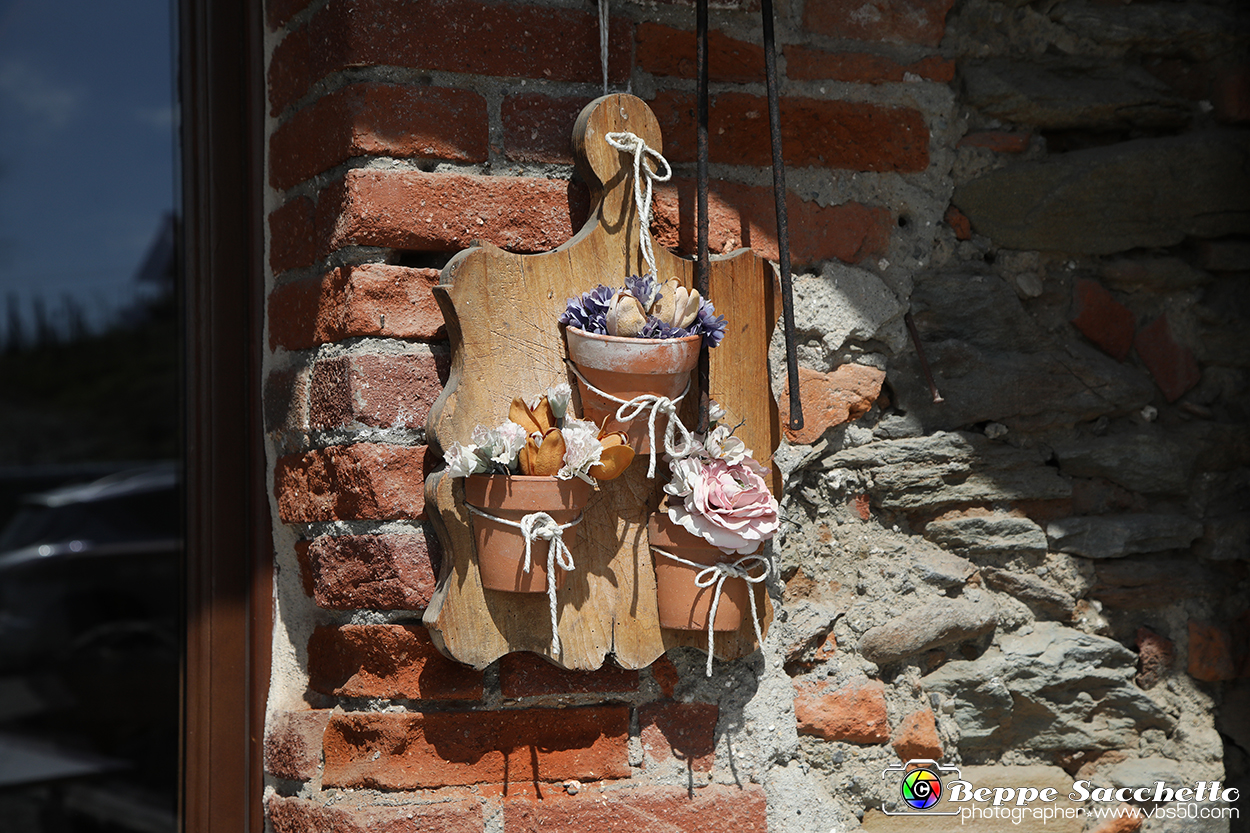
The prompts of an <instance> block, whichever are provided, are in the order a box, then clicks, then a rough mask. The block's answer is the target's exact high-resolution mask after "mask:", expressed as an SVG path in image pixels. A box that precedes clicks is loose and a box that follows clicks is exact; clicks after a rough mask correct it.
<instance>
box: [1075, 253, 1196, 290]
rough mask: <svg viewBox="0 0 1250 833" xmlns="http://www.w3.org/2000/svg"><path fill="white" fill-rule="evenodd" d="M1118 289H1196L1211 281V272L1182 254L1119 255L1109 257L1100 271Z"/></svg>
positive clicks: (1103, 277) (1104, 278)
mask: <svg viewBox="0 0 1250 833" xmlns="http://www.w3.org/2000/svg"><path fill="white" fill-rule="evenodd" d="M1099 274H1100V275H1101V276H1102V279H1103V280H1104V281H1106V282H1107V283H1108V284H1110V285H1111V286H1112V287H1113V288H1115V289H1122V290H1125V291H1129V292H1133V291H1136V290H1140V289H1149V290H1152V291H1156V292H1169V291H1172V290H1181V289H1193V288H1194V287H1198V286H1202V285H1203V284H1208V283H1210V282H1211V276H1210V275H1209V274H1207V273H1206V272H1204V271H1202V270H1201V269H1195V268H1194V267H1192V266H1190V265H1189V264H1188V263H1186V262H1185V261H1183V260H1181V259H1180V258H1179V257H1142V258H1120V259H1117V260H1110V261H1107V262H1106V263H1104V264H1103V265H1102V269H1101V271H1100V273H1099Z"/></svg>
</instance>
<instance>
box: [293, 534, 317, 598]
mask: <svg viewBox="0 0 1250 833" xmlns="http://www.w3.org/2000/svg"><path fill="white" fill-rule="evenodd" d="M311 546H312V542H311V541H308V540H299V541H296V542H295V560H296V561H297V562H298V563H299V577H300V585H301V586H302V587H303V588H304V595H305V596H310V597H311V596H312V594H313V593H314V592H315V585H314V583H313V570H314V569H315V568H314V567H313V563H312V556H311V555H310V553H309V550H310V549H311Z"/></svg>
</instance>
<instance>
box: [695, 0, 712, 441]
mask: <svg viewBox="0 0 1250 833" xmlns="http://www.w3.org/2000/svg"><path fill="white" fill-rule="evenodd" d="M695 30H696V35H697V45H696V46H695V51H696V53H697V55H696V59H697V60H696V63H697V64H698V67H699V70H698V72H699V76H698V81H697V82H696V83H697V87H698V89H697V96H696V97H697V98H698V127H697V128H696V134H695V135H696V144H695V150H696V155H697V156H698V162H699V164H698V173H697V174H696V179H695V183H696V186H695V189H696V191H697V192H698V193H697V197H696V213H697V214H698V222H697V223H696V225H697V227H698V241H697V243H696V247H697V248H696V260H695V264H694V288H695V289H697V290H698V291H699V295H701V296H702V297H704V298H706V297H708V274H709V272H710V269H709V265H710V264H709V262H708V247H707V237H708V219H707V159H708V148H707V123H708V93H707V76H708V73H707V64H708V57H707V0H698V2H697V4H696V6H695ZM709 381H710V380H709V371H708V350H707V345H706V344H705V345H704V346H703V348H702V349H701V350H700V351H699V419H698V427H697V429H696V430H697V433H700V434H706V433H707V427H708V426H707V421H708V416H707V414H708V385H709Z"/></svg>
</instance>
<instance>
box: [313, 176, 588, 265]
mask: <svg viewBox="0 0 1250 833" xmlns="http://www.w3.org/2000/svg"><path fill="white" fill-rule="evenodd" d="M589 202H590V200H589V195H588V194H587V193H586V191H585V190H584V188H583V187H582V186H580V185H579V184H575V183H571V182H564V181H560V180H552V179H537V178H533V177H487V176H464V175H460V174H427V173H421V172H418V171H374V170H353V171H349V172H348V173H347V175H346V177H344V179H343V180H341V181H339V182H338V183H336V184H335V185H332V186H330V187H328V188H327V189H325V190H324V191H322V194H321V196H320V199H319V200H318V203H317V218H318V228H319V229H320V230H321V232H320V233H321V235H322V237H321V239H323V240H326V241H327V242H328V245H329V247H330V248H331V249H337V248H340V247H342V246H385V247H387V248H393V249H409V250H416V251H435V252H451V251H457V250H459V249H463V248H465V247H467V246H469V245H470V244H471V243H473V242H474V241H475V240H485V241H486V242H488V243H494V244H495V245H496V246H499V247H500V248H502V249H507V250H509V251H514V252H545V251H548V250H550V249H554V248H555V247H556V246H558V245H560V244H561V243H563V242H565V241H566V240H568V239H569V238H570V237H572V236H573V233H574V232H575V231H578V230H580V229H581V227H582V225H583V223H584V222H585V220H586V217H587V216H588V215H589V212H590V204H589Z"/></svg>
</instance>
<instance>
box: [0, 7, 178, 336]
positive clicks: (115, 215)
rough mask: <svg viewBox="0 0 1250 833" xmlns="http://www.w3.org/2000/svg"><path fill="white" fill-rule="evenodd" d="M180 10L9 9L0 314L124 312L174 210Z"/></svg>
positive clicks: (1, 35)
mask: <svg viewBox="0 0 1250 833" xmlns="http://www.w3.org/2000/svg"><path fill="white" fill-rule="evenodd" d="M170 26H171V24H170V3H169V2H168V0H107V2H100V0H0V303H3V302H4V301H5V299H7V297H8V295H9V293H11V292H17V293H19V295H20V297H21V306H22V308H23V310H29V308H30V304H31V300H32V298H33V296H34V295H35V294H39V295H42V296H43V298H44V299H45V303H46V305H47V307H48V309H49V310H50V311H53V312H54V314H55V311H56V310H58V309H59V308H60V304H61V299H62V297H63V296H64V295H66V294H71V295H73V296H74V297H75V298H77V299H78V300H79V301H80V303H82V304H83V306H85V307H86V309H87V310H88V312H89V313H90V314H91V315H92V316H93V317H98V316H100V315H101V314H102V313H103V314H107V313H108V312H111V311H115V310H117V309H118V308H119V307H121V306H124V305H125V304H126V302H127V301H128V300H129V299H130V298H131V297H132V295H133V293H134V291H135V288H136V287H135V285H134V274H135V271H136V270H137V268H138V267H139V265H140V263H141V262H142V260H143V256H144V254H145V253H146V251H147V250H148V248H149V246H150V245H151V244H152V241H153V238H154V237H155V236H156V235H157V233H158V229H159V226H160V223H161V219H162V217H163V216H164V215H165V214H166V213H167V212H168V211H169V210H170V208H171V207H172V205H173V199H174V186H173V174H174V154H173V149H174V129H175V124H174V119H175V112H176V111H175V108H174V99H173V71H172V68H171V67H172V54H171V49H170V42H171V28H170Z"/></svg>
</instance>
